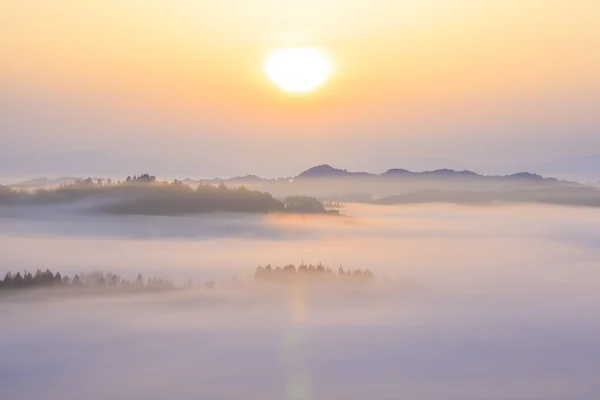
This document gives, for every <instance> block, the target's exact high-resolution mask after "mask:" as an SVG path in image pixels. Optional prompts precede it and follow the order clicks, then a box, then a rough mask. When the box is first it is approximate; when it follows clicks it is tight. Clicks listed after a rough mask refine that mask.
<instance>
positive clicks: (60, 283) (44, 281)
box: [0, 269, 175, 290]
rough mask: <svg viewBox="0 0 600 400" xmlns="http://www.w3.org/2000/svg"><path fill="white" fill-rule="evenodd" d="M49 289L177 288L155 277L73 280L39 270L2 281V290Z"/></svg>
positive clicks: (108, 276)
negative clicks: (145, 278) (131, 279)
mask: <svg viewBox="0 0 600 400" xmlns="http://www.w3.org/2000/svg"><path fill="white" fill-rule="evenodd" d="M48 287H55V288H56V287H75V288H102V287H121V288H146V289H173V288H175V286H174V285H173V284H172V283H171V282H170V281H168V280H164V279H157V278H156V277H153V278H151V279H148V280H147V281H145V280H144V278H143V277H142V275H141V274H138V276H137V278H136V279H135V280H133V281H130V280H127V279H122V278H121V277H119V276H118V275H116V274H112V273H108V274H103V273H100V272H95V273H92V274H87V275H85V274H82V275H80V274H75V276H73V278H70V277H69V276H68V275H62V274H61V273H60V272H56V273H53V272H52V271H51V270H50V269H46V270H45V271H42V270H40V269H38V270H37V271H36V272H35V273H34V274H32V273H31V272H27V271H24V272H23V273H21V272H17V273H16V274H14V275H13V274H12V272H7V273H6V275H5V276H4V279H2V280H0V290H9V289H30V288H48Z"/></svg>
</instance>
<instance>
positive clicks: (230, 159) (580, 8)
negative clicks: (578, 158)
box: [0, 0, 600, 177]
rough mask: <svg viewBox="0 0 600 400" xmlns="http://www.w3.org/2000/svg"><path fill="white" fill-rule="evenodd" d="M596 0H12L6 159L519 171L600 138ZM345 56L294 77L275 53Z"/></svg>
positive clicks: (2, 122)
mask: <svg viewBox="0 0 600 400" xmlns="http://www.w3.org/2000/svg"><path fill="white" fill-rule="evenodd" d="M599 16H600V2H599V1H597V0H572V1H565V0H518V1H517V0H490V1H485V2H484V1H481V0H387V1H386V0H304V1H291V0H253V1H245V0H220V1H194V0H169V1H159V0H143V1H142V0H130V1H121V0H103V1H92V0H62V1H59V0H5V1H2V3H1V4H0V60H1V61H0V143H1V146H0V169H1V170H2V171H3V173H4V174H37V173H45V174H47V175H49V174H50V175H51V174H64V173H70V174H80V173H98V174H119V173H125V174H127V173H140V172H146V171H147V172H150V173H154V174H157V175H165V174H179V175H181V174H185V175H188V176H196V177H199V176H201V177H211V176H233V175H243V174H248V173H256V174H260V175H264V176H285V175H292V174H296V173H298V172H300V171H301V170H303V169H306V168H308V167H310V166H312V165H315V164H321V163H330V164H333V165H335V166H339V167H342V168H347V169H350V170H369V171H373V172H379V171H383V170H385V169H388V168H391V167H405V168H413V169H429V168H440V167H452V168H470V169H475V170H480V171H484V172H485V171H502V170H507V171H508V170H512V169H515V168H517V169H518V168H522V167H524V166H528V165H535V164H536V163H542V162H545V161H548V160H552V159H555V158H559V157H563V156H570V155H585V154H595V153H600V112H599V111H598V110H600V24H599V23H598V17H599ZM290 46H316V47H319V48H321V49H322V50H323V51H326V52H327V53H328V54H329V55H330V56H331V57H332V58H333V59H334V61H335V65H336V68H335V73H334V75H333V76H332V79H331V80H330V81H329V82H328V83H327V84H326V85H325V86H324V87H322V88H321V89H319V90H318V91H316V92H313V93H311V94H309V95H304V96H298V95H290V94H287V93H285V92H282V91H281V90H279V89H278V88H277V87H275V86H273V84H272V83H271V82H270V81H269V80H268V78H267V77H266V76H265V74H264V70H263V65H264V62H265V60H266V58H267V57H268V55H269V53H270V52H272V51H273V50H276V49H279V48H285V47H290Z"/></svg>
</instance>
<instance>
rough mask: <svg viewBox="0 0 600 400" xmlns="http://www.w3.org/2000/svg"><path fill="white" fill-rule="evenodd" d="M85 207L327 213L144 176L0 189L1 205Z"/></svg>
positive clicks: (308, 203)
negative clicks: (76, 205) (44, 187)
mask: <svg viewBox="0 0 600 400" xmlns="http://www.w3.org/2000/svg"><path fill="white" fill-rule="evenodd" d="M65 204H66V205H68V204H78V205H81V204H83V205H85V206H86V209H88V210H90V211H94V212H99V213H107V214H142V215H179V214H195V213H205V212H243V213H268V212H289V213H326V212H328V211H326V210H325V207H324V206H323V204H322V203H321V202H320V201H318V200H316V199H315V198H311V197H304V196H292V197H288V198H286V199H285V200H284V201H281V200H278V199H275V198H274V197H273V196H272V195H271V194H269V193H265V192H260V191H257V190H249V189H246V188H245V187H243V186H239V187H236V188H228V187H227V186H226V185H225V184H223V183H221V184H220V185H218V186H214V185H208V184H199V185H198V186H197V187H192V186H190V185H186V184H184V183H182V182H181V181H177V180H176V181H173V182H159V181H157V180H156V178H155V177H153V176H150V175H147V174H144V175H140V176H139V177H133V178H128V179H127V180H126V181H124V182H116V183H115V182H112V181H111V180H106V181H103V180H97V181H94V180H92V179H89V178H88V179H86V180H83V181H79V182H77V183H74V184H69V185H63V186H60V187H58V188H55V189H48V190H47V189H39V190H35V191H26V190H16V189H14V188H9V187H5V186H0V206H1V205H4V206H6V205H16V206H32V205H65Z"/></svg>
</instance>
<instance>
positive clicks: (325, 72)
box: [265, 47, 333, 93]
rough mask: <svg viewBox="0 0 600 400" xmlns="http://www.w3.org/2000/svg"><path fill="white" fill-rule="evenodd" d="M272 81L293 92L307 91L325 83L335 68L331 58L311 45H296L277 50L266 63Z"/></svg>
mask: <svg viewBox="0 0 600 400" xmlns="http://www.w3.org/2000/svg"><path fill="white" fill-rule="evenodd" d="M265 68H266V72H267V75H268V76H269V78H270V79H271V81H273V82H274V83H275V84H276V85H277V86H279V87H280V88H281V89H283V90H285V91H287V92H292V93H306V92H310V91H312V90H315V89H317V88H318V87H319V86H321V85H323V84H324V83H325V82H326V81H327V79H329V76H330V75H331V72H332V70H333V62H332V61H331V58H330V57H329V56H328V55H327V54H325V53H324V52H322V51H320V50H318V49H315V48H310V47H294V48H287V49H281V50H277V51H275V52H274V53H273V54H272V55H271V57H269V60H268V61H267V63H266V66H265Z"/></svg>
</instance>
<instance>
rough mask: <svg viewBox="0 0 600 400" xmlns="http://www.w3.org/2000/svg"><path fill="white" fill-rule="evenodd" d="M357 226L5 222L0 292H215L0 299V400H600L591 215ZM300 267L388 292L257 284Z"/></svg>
mask: <svg viewBox="0 0 600 400" xmlns="http://www.w3.org/2000/svg"><path fill="white" fill-rule="evenodd" d="M344 213H345V214H347V215H348V216H347V217H334V216H328V215H245V214H235V215H231V214H208V215H202V216H194V217H151V216H94V215H79V214H75V213H71V212H69V211H67V210H58V209H56V208H49V207H38V208H35V210H32V209H29V208H28V210H27V211H23V210H20V211H19V210H15V209H11V210H9V209H7V208H5V209H3V210H2V213H1V214H0V254H2V261H1V262H0V273H1V274H2V276H4V274H5V273H6V272H7V271H9V270H11V271H13V272H16V271H22V270H24V269H27V270H29V271H35V270H36V269H37V268H40V269H42V270H44V269H46V268H50V269H53V270H58V271H60V272H61V273H63V274H69V275H71V276H72V275H74V274H75V273H91V272H93V271H104V272H114V273H117V274H119V275H120V276H122V277H125V278H127V279H134V278H135V277H136V276H137V275H138V274H140V273H141V274H143V275H144V277H151V276H157V277H164V278H167V279H170V280H173V281H174V282H178V283H181V284H183V283H185V282H187V280H188V279H192V280H193V281H194V282H198V283H201V282H203V281H205V280H214V281H215V282H216V288H215V289H214V290H210V291H208V290H203V289H199V290H191V291H176V292H168V293H155V294H149V293H143V294H130V295H119V296H46V295H42V294H43V292H39V291H30V292H27V293H20V294H19V295H14V296H13V295H11V296H0V321H2V322H1V329H0V355H1V356H0V398H1V399H15V400H19V399H48V400H53V399H61V400H62V399H81V398H86V399H93V400H94V399H109V398H110V399H165V398H172V399H198V398H206V399H241V398H243V399H249V400H254V399H256V400H266V399H298V400H304V399H315V400H316V399H332V400H333V399H344V400H347V399H356V400H359V399H360V400H362V399H367V398H369V399H382V400H383V399H390V400H391V399H399V398H410V399H417V400H418V399H432V400H433V399H440V398H451V399H461V400H462V399H478V400H479V399H544V400H546V399H559V398H560V399H562V398H569V399H595V398H596V395H597V393H598V391H599V390H600V384H598V383H597V371H598V370H600V350H599V348H598V346H597V338H598V335H599V334H600V317H599V316H598V315H599V314H598V312H597V308H598V307H597V305H598V304H600V303H599V300H600V279H599V278H600V270H599V269H598V265H600V252H599V251H598V249H599V248H600V247H599V246H598V245H599V244H600V243H599V240H598V237H600V235H599V234H600V216H599V215H596V213H595V212H594V210H593V209H579V208H567V207H545V206H503V207H467V206H441V205H427V206H371V205H356V204H348V205H346V208H345V209H344ZM301 261H304V262H306V263H315V264H316V263H319V262H322V263H323V264H324V265H327V266H329V267H331V268H332V269H337V268H338V267H339V265H340V264H341V265H343V267H344V268H346V269H354V268H362V269H366V268H368V269H370V270H371V271H373V272H374V274H375V281H374V282H373V283H372V284H371V285H368V286H365V287H355V286H344V285H317V286H315V285H308V284H292V285H278V284H276V283H272V284H266V285H265V284H257V283H256V282H254V281H253V280H252V275H253V274H254V270H255V268H256V266H258V265H265V264H269V263H270V264H271V265H273V267H275V266H277V265H279V266H283V265H286V264H289V263H295V264H299V263H300V262H301ZM232 277H239V278H240V279H241V280H242V281H243V282H244V283H243V284H241V285H233V284H232V283H231V278H232Z"/></svg>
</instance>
